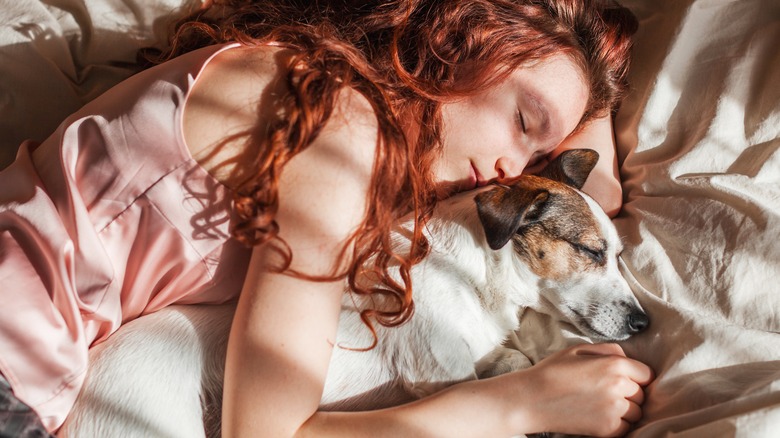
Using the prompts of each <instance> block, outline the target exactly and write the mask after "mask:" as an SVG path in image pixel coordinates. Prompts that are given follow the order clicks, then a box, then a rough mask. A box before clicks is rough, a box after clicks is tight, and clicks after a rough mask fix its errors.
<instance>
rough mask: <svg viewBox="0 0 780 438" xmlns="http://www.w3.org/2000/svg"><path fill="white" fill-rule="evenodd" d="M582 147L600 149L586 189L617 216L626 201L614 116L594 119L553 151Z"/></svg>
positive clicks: (554, 153)
mask: <svg viewBox="0 0 780 438" xmlns="http://www.w3.org/2000/svg"><path fill="white" fill-rule="evenodd" d="M578 148H588V149H593V150H595V151H596V152H598V153H599V161H598V163H596V168H595V169H593V171H592V172H591V174H590V176H589V177H588V180H587V181H586V182H585V186H584V187H583V188H582V189H583V191H584V192H585V193H587V194H589V195H590V196H592V197H593V198H594V199H595V200H596V201H597V202H598V203H599V205H601V208H603V209H604V211H605V212H606V213H607V214H608V215H609V216H610V217H614V216H615V215H617V214H618V212H619V211H620V208H621V206H622V205H623V189H622V187H621V185H620V174H619V173H618V165H617V157H616V154H615V134H614V131H613V130H612V118H611V117H610V116H606V117H603V118H600V119H596V120H592V121H591V122H589V123H588V124H587V125H585V126H583V127H582V129H581V130H580V131H578V132H577V133H575V134H574V135H572V136H571V137H569V138H567V139H566V140H564V142H563V143H561V145H560V146H559V147H558V149H556V150H555V151H554V152H553V156H552V158H554V157H555V156H557V155H558V154H560V153H561V152H563V151H565V150H569V149H578Z"/></svg>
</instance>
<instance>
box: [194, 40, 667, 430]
mask: <svg viewBox="0 0 780 438" xmlns="http://www.w3.org/2000/svg"><path fill="white" fill-rule="evenodd" d="M288 56H289V53H288V52H286V51H284V50H281V49H279V48H272V47H260V48H241V49H232V50H229V51H226V52H223V53H222V54H220V55H219V56H218V57H217V58H215V59H214V60H213V61H212V62H211V63H210V64H208V66H207V67H206V69H205V70H204V72H203V73H202V75H201V78H200V79H199V81H198V83H197V84H196V85H195V87H194V90H193V92H192V95H191V98H190V100H189V101H188V104H187V108H186V111H185V114H184V134H185V138H186V140H187V143H188V146H189V148H190V149H191V151H192V153H193V156H194V157H195V158H196V159H198V160H199V162H201V164H202V165H203V166H204V167H205V168H206V169H207V170H209V171H210V172H212V174H214V175H215V176H216V177H217V178H218V179H220V180H221V181H223V182H224V183H225V184H227V185H228V186H232V185H235V183H236V181H235V180H233V179H232V178H231V177H230V175H231V173H232V171H236V170H238V171H239V172H240V170H241V169H240V168H232V167H230V166H219V164H220V163H224V162H225V161H226V160H229V159H231V158H238V162H241V161H244V162H246V161H248V160H241V158H242V157H247V156H251V155H252V154H254V153H256V150H253V148H252V147H251V146H249V147H248V146H245V145H243V144H241V143H229V144H227V146H226V147H224V148H221V149H219V150H218V151H215V150H214V145H215V144H217V143H218V142H219V141H221V140H222V139H224V138H225V137H226V136H228V135H230V134H233V133H236V132H239V131H242V130H244V129H246V128H248V127H250V126H256V125H258V124H259V125H262V123H263V122H264V120H267V119H266V117H269V116H270V111H272V110H271V109H270V105H268V102H270V101H272V100H273V99H274V96H275V95H277V94H279V93H281V92H282V91H283V90H284V87H285V82H284V79H283V78H284V77H285V75H284V73H285V72H284V65H285V60H286V59H287V57H288ZM532 95H533V96H536V98H535V101H534V102H531V101H530V100H529V99H530V98H529V96H532ZM258 96H261V97H260V99H261V101H260V102H258ZM586 99H587V91H586V87H585V85H584V82H583V81H582V79H581V78H580V76H579V71H578V70H577V68H576V67H575V64H574V63H572V62H571V61H569V60H568V59H567V58H565V57H563V56H554V57H552V58H550V59H548V60H546V61H545V62H541V63H538V64H536V65H534V66H530V67H529V68H526V69H521V70H518V71H516V72H515V73H513V74H512V75H511V76H510V78H509V79H508V80H507V81H506V82H504V83H502V84H500V85H498V86H497V87H496V88H493V89H490V90H487V91H486V92H484V94H481V95H478V96H475V97H472V98H469V99H465V100H463V101H459V102H454V103H449V104H446V105H445V107H444V108H443V118H444V136H443V137H444V152H443V157H442V159H441V161H440V162H438V163H437V165H436V166H435V170H436V177H437V178H438V180H439V181H440V182H441V183H442V184H441V187H440V189H441V190H446V191H453V190H463V189H470V188H473V187H474V186H476V185H481V184H484V183H487V182H489V181H497V180H501V179H503V178H511V177H514V176H517V175H518V174H519V173H520V172H522V171H523V170H524V169H525V168H526V165H527V164H528V163H529V162H533V161H534V160H538V159H540V158H541V157H542V156H543V155H545V154H549V153H550V152H553V151H560V150H561V149H560V148H563V147H566V148H573V147H579V146H580V143H578V142H577V141H576V140H575V138H574V137H572V138H569V139H567V137H568V136H569V134H570V133H571V132H572V131H573V130H574V129H575V127H576V125H577V121H578V120H579V119H580V117H581V116H582V113H583V111H584V108H585V101H586ZM537 100H538V102H536V101H537ZM258 104H259V105H258ZM539 107H542V108H544V109H543V110H541V109H540V108H539ZM258 108H260V111H259V112H258V111H257V109H258ZM518 111H519V112H518ZM542 111H544V112H545V113H546V114H547V119H548V123H547V124H546V125H547V126H546V127H543V125H544V123H542V121H543V119H544V118H543V117H542V115H541V114H542ZM519 114H522V116H523V117H522V120H523V122H524V123H525V132H523V129H522V123H520V122H519V117H518V115H519ZM605 125H606V126H607V127H608V128H610V126H609V122H608V121H606V122H605V121H598V122H596V123H593V124H592V125H588V126H586V127H584V129H583V130H582V131H580V132H579V133H578V135H582V136H584V137H583V138H588V139H592V138H595V137H596V136H597V134H598V136H600V135H603V134H606V130H605V129H600V130H595V131H594V132H591V131H590V129H591V127H599V128H603V127H604V126H605ZM408 129H409V130H410V132H412V131H413V129H414V126H409V127H408ZM594 129H595V128H594ZM376 132H377V121H376V118H375V116H374V114H373V112H372V110H371V108H370V106H369V104H368V102H367V101H366V100H365V98H364V97H362V96H361V95H360V94H358V93H357V92H355V91H352V90H346V91H343V92H342V94H341V95H340V96H339V99H338V102H337V106H336V109H335V111H334V114H333V116H332V117H331V119H330V120H329V121H328V123H327V125H326V127H325V129H324V131H323V132H322V134H321V135H319V136H318V137H317V138H316V140H315V141H314V142H313V143H312V144H311V145H310V146H309V148H308V149H306V150H305V151H303V152H302V153H300V154H299V155H297V156H296V157H295V158H293V159H292V160H291V161H290V162H289V163H288V164H287V165H286V167H285V169H284V172H283V173H282V177H281V182H280V185H279V199H280V201H279V211H278V214H277V216H276V220H277V222H278V224H279V226H280V230H281V231H280V236H281V237H282V238H283V239H284V241H285V242H286V243H287V244H288V245H289V247H290V249H291V250H292V253H293V259H292V266H291V267H292V268H293V269H297V270H300V271H303V272H306V273H309V274H328V273H330V272H331V271H332V269H333V268H334V265H335V264H336V260H337V256H338V254H339V253H340V251H341V249H342V246H343V242H345V241H346V239H347V237H348V236H349V235H350V233H351V232H352V231H353V230H354V229H355V228H356V227H357V225H358V224H359V223H360V221H361V219H362V217H363V214H364V212H365V210H366V208H368V207H369V206H367V205H366V202H365V197H366V193H367V190H368V187H369V184H370V179H371V170H372V166H373V160H374V153H375V149H376V139H377V134H376ZM591 136H593V137H591ZM409 138H413V136H410V137H409ZM564 140H566V141H564ZM598 141H600V142H601V143H599V144H600V145H601V144H603V145H604V146H601V147H599V146H597V145H588V146H590V147H595V148H596V149H598V150H599V151H600V152H601V153H602V161H601V163H603V164H599V166H600V167H601V169H600V170H599V171H598V172H596V173H595V177H594V179H595V180H594V181H592V182H591V181H589V184H592V185H596V186H598V185H600V184H602V183H603V182H604V181H603V179H604V180H606V179H614V175H615V174H614V151H613V149H611V148H612V143H611V142H612V140H611V128H610V129H609V133H608V135H607V138H604V139H601V138H598ZM561 143H563V144H562V145H561ZM605 152H606V153H605ZM477 172H478V173H477ZM606 185H608V184H606ZM618 187H619V183H618ZM594 193H598V192H594ZM605 193H606V194H601V195H604V196H607V197H609V196H612V194H610V193H609V192H605ZM601 195H599V196H601ZM599 201H600V202H602V205H613V204H609V202H611V201H609V199H607V198H603V199H599ZM617 205H619V196H618V204H617ZM277 261H278V258H277V252H276V251H275V249H274V246H273V244H267V245H264V246H260V247H256V248H255V249H254V251H253V254H252V259H251V262H250V269H249V274H248V276H247V278H246V280H245V284H244V288H243V291H242V294H241V297H240V299H239V303H238V308H237V311H236V316H235V319H234V322H233V327H232V331H231V334H230V341H229V344H228V356H227V365H226V373H225V387H224V400H223V433H224V436H226V437H233V436H241V437H243V436H246V437H259V436H269V437H285V436H316V437H327V436H337V437H347V436H360V437H363V436H385V435H387V436H462V437H467V436H487V435H489V436H502V435H503V436H510V435H512V434H520V433H532V432H540V431H545V430H553V431H559V432H568V433H579V434H588V435H597V436H613V435H619V434H622V433H625V432H626V431H627V430H628V427H629V423H630V422H634V421H637V420H638V419H639V418H640V417H641V409H640V406H641V403H642V401H643V392H642V386H643V385H646V384H647V383H649V382H650V381H651V380H652V371H651V370H650V369H649V368H648V367H647V366H645V365H643V364H641V363H639V362H636V361H634V360H631V359H628V358H626V357H625V355H624V354H623V352H622V350H621V349H620V347H619V346H617V345H614V344H606V345H584V346H578V347H574V348H571V349H567V350H564V351H563V352H560V353H557V354H555V355H553V356H552V357H550V358H548V359H546V360H544V361H542V362H540V363H539V364H538V365H537V366H534V367H532V368H530V369H528V370H524V371H519V372H515V373H510V374H506V375H502V376H498V377H495V378H491V379H485V380H480V381H474V382H467V383H463V384H458V385H454V386H452V387H450V388H448V389H446V390H444V391H441V392H439V393H437V394H434V395H432V396H430V397H427V398H424V399H422V400H419V401H416V402H414V403H410V404H406V405H402V406H398V407H393V408H388V409H382V410H376V411H367V412H318V411H317V409H318V404H319V400H320V398H321V395H322V389H323V384H324V381H325V376H326V374H327V369H328V363H329V360H330V356H331V351H332V349H333V340H334V339H335V335H336V328H337V324H338V319H339V311H340V304H341V297H342V294H343V287H344V286H343V282H341V281H333V282H311V281H306V280H303V279H299V278H295V277H292V276H288V275H283V274H276V273H272V272H270V271H269V270H268V269H266V268H267V267H268V266H269V264H273V263H275V262H277ZM476 420H479V421H476Z"/></svg>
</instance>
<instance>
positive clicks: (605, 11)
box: [157, 0, 637, 340]
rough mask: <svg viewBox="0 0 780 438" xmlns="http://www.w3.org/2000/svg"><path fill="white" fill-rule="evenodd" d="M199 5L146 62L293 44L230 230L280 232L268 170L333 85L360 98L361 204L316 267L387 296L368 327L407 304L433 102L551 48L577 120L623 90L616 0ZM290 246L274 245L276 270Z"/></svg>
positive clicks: (437, 130) (435, 140)
mask: <svg viewBox="0 0 780 438" xmlns="http://www.w3.org/2000/svg"><path fill="white" fill-rule="evenodd" d="M211 3H212V4H211V5H210V6H209V7H207V8H205V9H203V10H199V11H197V12H196V13H194V14H192V15H190V16H188V17H186V18H185V19H183V20H181V21H180V22H178V23H177V25H176V27H175V32H174V33H173V37H172V40H171V41H170V46H169V47H170V48H169V49H168V50H167V51H166V52H164V53H161V54H160V56H159V57H158V58H157V59H158V60H164V59H169V58H171V57H174V56H177V55H179V54H182V53H185V52H188V51H191V50H194V49H196V48H199V47H203V46H207V45H210V44H218V43H225V42H234V41H238V42H241V43H243V44H246V45H262V44H267V43H271V42H273V43H275V44H279V45H282V46H285V47H289V48H291V49H294V50H295V52H296V53H297V55H296V56H294V57H293V60H292V61H291V63H290V65H289V66H288V67H289V69H288V70H287V71H288V72H289V74H288V78H287V80H288V86H289V93H288V94H287V95H286V96H283V97H281V98H280V99H279V101H278V102H276V104H277V105H278V106H279V109H280V110H281V111H279V114H282V116H280V117H279V119H278V120H275V121H272V122H270V124H269V125H265V124H264V126H262V127H257V128H256V129H253V130H252V131H249V132H247V133H246V137H247V141H251V142H256V143H257V144H258V145H259V146H260V147H259V148H258V149H259V150H260V153H259V156H258V157H257V159H256V163H255V164H256V165H255V166H253V168H252V173H251V175H249V177H248V178H247V179H246V183H245V184H243V185H242V186H241V187H240V189H239V190H237V192H236V194H235V200H234V201H235V202H234V208H235V213H236V217H237V221H236V223H235V226H234V228H233V234H234V237H235V238H236V239H238V240H239V241H241V242H243V243H245V244H247V245H259V244H264V243H266V242H269V241H270V240H273V239H279V236H278V231H279V230H278V226H277V224H276V222H275V219H274V218H275V214H276V211H277V207H278V198H277V195H278V188H279V177H280V174H281V171H282V169H283V168H284V165H285V164H286V163H287V162H288V161H289V160H290V159H291V158H292V157H293V156H295V155H296V154H297V153H299V152H301V151H302V150H304V149H305V148H306V147H308V145H309V144H311V142H312V141H313V140H314V139H315V138H316V137H317V135H318V134H319V133H320V132H321V130H322V128H323V127H324V126H325V124H326V123H327V121H328V118H329V116H330V115H331V112H332V111H333V108H334V103H335V100H336V96H337V95H338V93H339V91H340V90H342V89H343V88H345V87H350V88H352V89H355V90H357V91H358V92H360V93H362V94H363V95H364V96H365V97H366V98H367V99H368V101H369V102H370V104H371V105H372V106H373V109H374V112H375V113H376V118H377V121H378V126H379V130H378V144H377V153H376V159H375V164H374V169H373V176H372V180H371V185H370V189H369V193H368V194H367V202H368V205H370V206H371V207H370V208H369V209H368V211H367V212H366V215H365V217H364V219H363V221H362V223H361V225H360V226H359V228H358V229H357V230H356V231H355V232H354V234H352V236H351V238H350V239H349V242H347V244H345V246H344V249H343V251H342V253H341V258H342V260H343V261H347V265H346V266H347V269H346V272H333V275H332V276H329V277H328V278H331V279H333V278H343V277H346V278H347V279H348V283H349V286H350V288H351V290H352V292H353V293H357V294H362V295H370V296H373V297H374V298H381V300H380V301H382V302H384V303H385V304H387V303H389V304H390V305H389V306H388V305H385V306H377V307H376V308H368V309H363V311H362V315H361V316H362V318H363V320H364V322H366V323H367V325H368V326H369V327H370V328H371V329H372V331H373V325H372V321H377V322H379V323H380V324H383V325H386V326H392V325H397V324H400V323H402V322H404V321H405V320H407V319H408V318H409V317H410V316H411V315H412V313H413V309H414V303H413V301H412V283H411V277H410V269H411V267H412V266H413V265H414V264H415V263H417V262H419V261H420V260H422V258H423V257H425V255H426V254H427V252H428V242H427V240H426V238H425V236H424V235H423V232H422V230H423V227H424V225H425V222H426V220H427V219H428V218H429V217H430V214H431V212H432V210H433V207H434V205H435V203H436V201H437V196H436V190H435V186H434V180H433V176H432V165H433V163H434V160H435V159H436V158H437V156H438V155H439V154H440V152H441V148H442V142H441V128H442V124H441V115H440V109H441V106H442V104H444V103H447V102H451V101H453V100H456V99H458V98H462V97H464V96H469V95H473V94H475V93H478V92H480V91H483V90H485V89H487V88H489V87H491V86H493V85H496V84H498V83H499V82H500V81H502V80H504V79H506V78H507V76H508V75H509V74H510V73H511V72H512V71H513V70H514V69H517V68H521V67H522V66H524V65H527V64H528V63H531V62H534V61H538V60H542V59H544V58H545V57H547V56H550V55H552V54H556V53H564V54H566V55H568V56H570V58H571V59H572V60H573V61H574V62H575V63H576V65H578V66H579V67H580V68H581V70H582V74H583V77H584V78H585V80H586V81H587V83H588V84H589V88H590V98H589V102H588V103H587V107H586V110H585V114H584V115H583V117H582V120H581V123H580V125H582V124H584V123H587V122H588V121H589V120H591V119H593V118H595V117H599V116H605V115H608V114H609V113H610V112H611V111H614V110H615V109H616V107H617V105H618V104H619V102H620V99H621V98H622V96H623V94H624V93H625V91H626V88H627V84H626V73H627V69H628V65H629V52H630V47H631V35H632V34H633V33H634V32H635V30H636V27H637V22H636V20H635V18H634V17H633V15H632V14H631V13H630V12H629V11H628V10H627V9H625V8H622V7H620V6H618V5H617V4H615V3H613V2H608V1H598V0H457V1H453V0H383V1H354V0H315V1H310V0H255V1H251V0H213V2H211ZM406 117H411V118H412V120H416V121H417V124H418V125H419V127H420V129H419V134H418V135H417V136H416V138H407V136H406V135H405V133H404V131H403V130H402V128H401V127H402V122H401V121H402V120H403V119H404V118H406ZM409 213H412V214H413V217H414V221H415V222H414V225H415V226H414V229H413V235H412V236H411V239H412V245H411V249H410V250H409V252H408V253H398V252H396V251H395V250H394V248H393V245H392V242H391V239H390V230H391V227H392V225H393V224H394V223H395V222H396V221H397V220H398V219H399V218H400V217H401V216H404V215H406V214H409ZM350 244H351V245H350ZM284 248H287V247H286V246H284ZM348 248H351V250H349V249H348ZM291 257H292V254H291V253H289V250H287V255H286V260H287V262H286V265H285V266H284V267H283V268H282V269H283V270H284V269H288V268H289V263H290V260H291ZM394 270H395V272H396V273H397V274H399V275H398V276H397V277H396V276H394V274H392V272H393V271H394ZM296 275H302V276H306V274H303V273H296ZM360 275H368V276H369V278H371V279H372V280H377V281H376V283H373V285H371V286H366V285H365V282H359V281H357V279H358V278H359V277H360ZM375 340H376V336H375Z"/></svg>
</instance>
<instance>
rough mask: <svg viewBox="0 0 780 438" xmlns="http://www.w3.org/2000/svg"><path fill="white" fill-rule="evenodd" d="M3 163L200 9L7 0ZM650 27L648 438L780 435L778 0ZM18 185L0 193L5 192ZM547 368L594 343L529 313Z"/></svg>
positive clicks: (634, 283)
mask: <svg viewBox="0 0 780 438" xmlns="http://www.w3.org/2000/svg"><path fill="white" fill-rule="evenodd" d="M0 3H1V4H0V6H2V7H0V167H4V166H5V165H7V164H8V163H9V162H10V161H11V160H12V159H13V156H14V154H15V150H16V147H17V146H18V145H19V144H20V143H21V141H22V140H23V139H26V138H32V139H36V140H43V139H44V138H45V137H46V136H48V135H49V134H50V133H51V132H52V131H53V130H54V129H55V128H56V126H57V124H58V123H59V122H60V121H61V120H62V119H64V118H65V116H67V115H68V114H69V113H70V112H72V111H74V110H75V109H77V108H78V107H80V106H81V105H83V104H84V103H85V102H87V101H89V100H90V99H92V98H94V97H95V96H97V95H98V94H100V93H101V92H103V91H104V90H106V89H107V88H109V87H110V86H111V85H113V84H115V83H116V82H118V81H120V80H121V79H123V78H125V77H127V76H129V75H131V74H132V73H133V72H134V71H135V67H134V66H133V61H134V60H135V52H136V50H137V49H138V48H139V47H142V46H149V45H160V44H162V42H161V41H163V39H162V35H163V34H164V33H165V30H166V26H167V24H168V23H169V22H170V20H171V19H172V18H175V17H178V16H180V15H181V14H184V13H185V12H186V11H188V10H191V9H192V8H193V7H197V6H198V4H199V0H191V1H190V0H102V1H97V0H28V1H25V2H17V1H14V0H0ZM622 3H623V4H624V5H626V6H627V7H629V8H630V9H631V10H633V11H634V13H635V14H636V16H637V17H638V19H639V20H640V28H639V31H638V34H637V36H636V45H635V50H634V57H633V59H634V61H633V65H632V68H631V72H630V80H631V83H632V90H631V93H630V95H629V97H628V98H627V99H626V101H625V102H624V103H623V105H622V107H621V108H620V111H619V112H618V114H617V117H616V123H615V128H616V138H617V143H618V159H619V165H620V173H621V177H622V181H623V189H624V200H625V204H624V207H623V209H622V211H621V212H620V213H619V215H618V216H617V217H616V218H615V220H614V222H615V224H616V226H617V228H618V230H619V232H620V233H621V235H622V237H623V240H624V243H625V251H624V252H623V254H622V256H621V263H622V266H621V267H622V270H623V273H624V275H625V277H626V279H627V280H628V281H629V284H630V285H631V287H632V289H633V290H634V292H635V294H636V295H637V297H638V298H639V300H640V301H641V303H642V305H643V306H644V308H645V310H646V311H647V312H648V314H649V315H650V316H651V318H652V323H651V326H650V328H649V329H648V330H647V331H646V332H645V333H643V334H641V335H639V336H637V337H635V338H633V339H632V340H630V341H628V342H626V343H624V344H623V346H624V348H625V350H626V351H627V353H628V354H629V355H630V356H632V357H636V358H638V359H640V360H642V361H644V362H646V363H648V364H649V365H650V366H652V367H653V369H654V370H655V372H656V374H657V380H656V381H655V382H654V383H652V384H651V385H650V386H649V387H648V388H647V402H646V404H645V417H644V419H643V420H642V421H641V423H640V424H638V425H637V427H636V428H635V429H634V430H633V431H632V432H631V436H632V437H637V438H640V437H657V436H683V437H751V438H753V437H770V436H778V435H777V434H778V430H780V333H779V332H780V244H779V242H778V241H780V73H778V72H780V49H778V42H780V2H778V1H777V0H730V1H728V0H623V1H622ZM1 189H2V188H0V190H1ZM519 333H522V337H520V336H517V337H513V338H512V339H511V340H510V342H511V343H512V344H513V345H514V346H515V347H516V348H518V349H521V350H522V351H523V352H524V353H526V354H527V355H528V356H529V357H531V358H533V359H534V360H538V359H540V358H542V357H544V356H545V355H547V354H549V353H550V352H551V351H553V350H555V349H558V348H560V347H561V346H562V345H565V344H568V343H572V342H581V341H582V340H581V339H580V338H579V337H578V336H577V335H576V334H574V333H572V332H570V331H569V330H568V328H567V327H564V326H559V325H558V324H557V323H556V322H554V321H551V320H549V319H547V318H546V317H545V316H543V315H538V314H532V313H530V312H528V313H527V314H526V315H525V317H524V319H523V325H522V327H521V329H520V331H519Z"/></svg>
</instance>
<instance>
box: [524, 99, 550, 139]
mask: <svg viewBox="0 0 780 438" xmlns="http://www.w3.org/2000/svg"><path fill="white" fill-rule="evenodd" d="M526 96H528V101H529V102H530V103H531V109H532V110H533V112H534V113H535V114H536V117H537V118H538V120H539V124H540V127H541V131H542V132H541V135H542V136H543V137H546V136H547V135H549V134H550V113H549V112H548V111H547V108H545V106H544V104H543V103H542V101H541V99H539V97H537V96H536V95H534V94H533V93H528V94H526Z"/></svg>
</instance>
